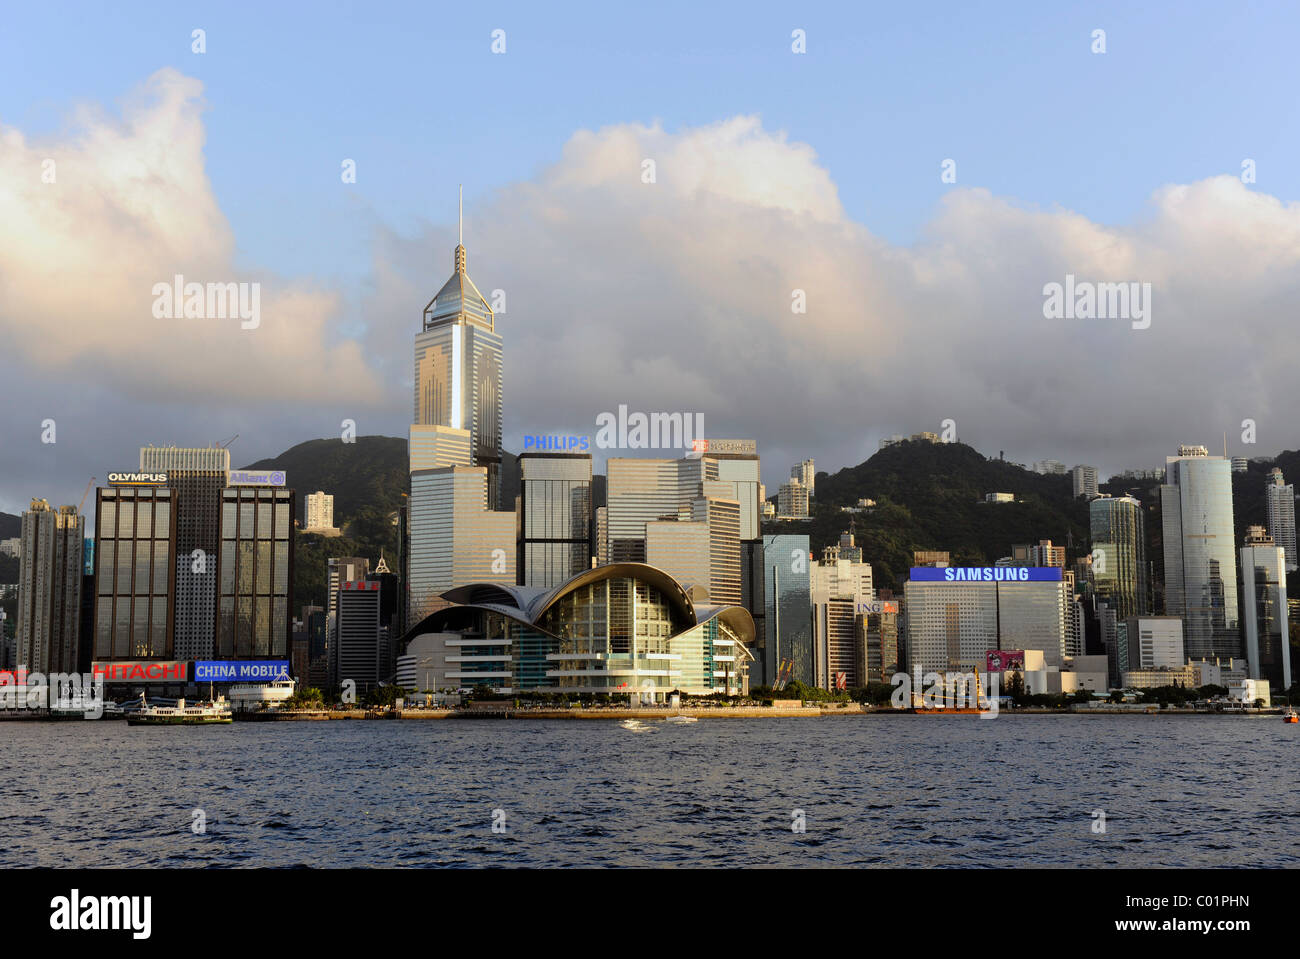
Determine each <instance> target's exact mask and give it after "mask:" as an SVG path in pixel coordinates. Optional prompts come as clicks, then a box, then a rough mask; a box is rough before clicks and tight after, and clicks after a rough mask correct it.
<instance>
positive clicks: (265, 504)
mask: <svg viewBox="0 0 1300 959" xmlns="http://www.w3.org/2000/svg"><path fill="white" fill-rule="evenodd" d="M294 511H295V497H294V493H293V490H289V489H283V488H279V487H274V488H263V487H246V486H245V487H231V488H229V489H225V490H223V491H222V492H221V540H220V542H221V547H220V550H219V551H218V553H217V570H216V573H217V575H216V582H217V584H218V599H217V617H216V626H215V630H214V646H215V654H216V656H217V657H218V658H222V659H243V658H255V659H261V658H283V657H287V656H288V655H289V643H290V635H289V634H290V630H291V628H292V623H291V622H290V619H289V610H290V609H291V608H292V606H293V537H292V532H291V531H292V530H293V520H294Z"/></svg>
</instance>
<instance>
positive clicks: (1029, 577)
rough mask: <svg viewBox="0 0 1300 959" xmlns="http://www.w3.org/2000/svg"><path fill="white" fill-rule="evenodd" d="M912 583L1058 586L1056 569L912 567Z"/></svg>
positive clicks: (1036, 567)
mask: <svg viewBox="0 0 1300 959" xmlns="http://www.w3.org/2000/svg"><path fill="white" fill-rule="evenodd" d="M910 578H911V581H912V582H913V583H1059V582H1061V567H1059V566H913V567H912V573H911V577H910Z"/></svg>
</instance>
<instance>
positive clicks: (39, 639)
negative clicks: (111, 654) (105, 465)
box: [14, 499, 85, 676]
mask: <svg viewBox="0 0 1300 959" xmlns="http://www.w3.org/2000/svg"><path fill="white" fill-rule="evenodd" d="M84 535H85V520H84V519H83V518H82V516H81V514H79V513H78V512H77V507H75V506H60V507H59V508H58V509H54V508H52V507H51V506H50V504H49V503H47V502H46V501H45V500H43V499H38V500H32V504H31V508H30V509H28V510H27V511H26V512H24V513H23V515H22V533H21V535H20V536H19V540H20V542H21V549H20V551H19V556H18V630H17V632H16V633H15V646H14V649H15V658H16V659H17V661H18V662H17V664H16V665H18V666H25V667H26V668H27V669H28V670H29V671H30V672H34V673H42V674H45V675H47V676H48V675H49V674H51V673H72V672H76V671H77V669H78V652H79V650H78V646H79V638H80V632H81V603H82V595H81V590H82V559H81V551H82V539H83V537H84Z"/></svg>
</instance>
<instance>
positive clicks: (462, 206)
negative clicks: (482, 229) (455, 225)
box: [457, 183, 465, 246]
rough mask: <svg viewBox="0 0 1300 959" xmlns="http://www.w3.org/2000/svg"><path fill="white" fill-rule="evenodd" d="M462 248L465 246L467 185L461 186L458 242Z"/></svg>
mask: <svg viewBox="0 0 1300 959" xmlns="http://www.w3.org/2000/svg"><path fill="white" fill-rule="evenodd" d="M457 242H458V243H459V244H460V245H461V246H464V245H465V184H463V183H462V184H460V239H459V240H458V241H457Z"/></svg>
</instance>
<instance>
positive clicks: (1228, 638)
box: [1160, 446, 1242, 659]
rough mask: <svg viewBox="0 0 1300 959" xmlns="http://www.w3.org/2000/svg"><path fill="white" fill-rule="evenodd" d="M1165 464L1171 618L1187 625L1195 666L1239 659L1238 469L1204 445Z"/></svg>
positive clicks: (1162, 499)
mask: <svg viewBox="0 0 1300 959" xmlns="http://www.w3.org/2000/svg"><path fill="white" fill-rule="evenodd" d="M1166 463H1167V466H1166V479H1165V483H1164V485H1162V486H1161V487H1160V512H1161V523H1162V529H1163V534H1164V557H1165V611H1166V612H1167V613H1169V614H1170V615H1172V616H1181V617H1182V618H1183V622H1184V624H1185V631H1184V636H1185V638H1186V642H1187V655H1188V657H1189V658H1190V659H1215V658H1216V657H1217V658H1221V659H1227V658H1229V657H1233V658H1240V656H1241V655H1242V642H1241V634H1240V631H1239V624H1238V613H1237V555H1236V551H1235V550H1234V549H1233V525H1232V523H1233V519H1232V470H1231V466H1230V464H1229V463H1228V461H1227V460H1226V459H1224V458H1223V457H1221V456H1210V455H1209V452H1208V451H1207V450H1206V448H1205V447H1204V446H1181V447H1179V449H1178V455H1177V456H1170V457H1168V458H1167V460H1166Z"/></svg>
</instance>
